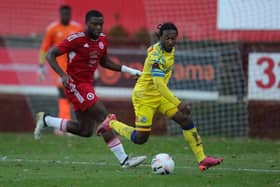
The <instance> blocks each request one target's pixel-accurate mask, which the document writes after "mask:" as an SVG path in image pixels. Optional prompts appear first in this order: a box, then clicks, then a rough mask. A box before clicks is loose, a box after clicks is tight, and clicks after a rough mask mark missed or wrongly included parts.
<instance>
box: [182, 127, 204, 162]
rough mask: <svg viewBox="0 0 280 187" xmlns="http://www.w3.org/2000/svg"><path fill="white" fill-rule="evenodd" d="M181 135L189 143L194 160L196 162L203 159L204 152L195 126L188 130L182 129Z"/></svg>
mask: <svg viewBox="0 0 280 187" xmlns="http://www.w3.org/2000/svg"><path fill="white" fill-rule="evenodd" d="M183 135H184V138H185V140H186V141H187V142H188V143H189V145H190V147H191V149H192V151H193V153H194V155H195V157H196V160H197V161H198V162H201V161H202V160H204V159H205V157H206V156H205V154H204V150H203V145H202V141H201V138H200V136H199V134H198V132H197V130H196V128H192V129H189V130H183Z"/></svg>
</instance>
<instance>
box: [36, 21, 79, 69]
mask: <svg viewBox="0 0 280 187" xmlns="http://www.w3.org/2000/svg"><path fill="white" fill-rule="evenodd" d="M81 30H82V27H81V25H80V24H79V23H77V22H76V21H70V23H69V25H67V26H65V25H62V24H61V23H60V21H54V22H52V23H50V24H49V25H48V27H47V31H46V34H45V37H44V39H43V42H42V45H41V48H40V52H41V53H44V54H45V53H46V52H47V51H48V50H49V48H51V47H53V46H54V45H57V44H58V43H60V42H61V41H62V40H63V39H65V38H66V37H67V36H68V35H70V34H72V33H76V32H79V31H81ZM57 62H58V64H59V65H60V67H61V68H62V69H63V70H64V71H65V69H66V64H67V56H66V54H65V55H63V56H60V57H58V58H57Z"/></svg>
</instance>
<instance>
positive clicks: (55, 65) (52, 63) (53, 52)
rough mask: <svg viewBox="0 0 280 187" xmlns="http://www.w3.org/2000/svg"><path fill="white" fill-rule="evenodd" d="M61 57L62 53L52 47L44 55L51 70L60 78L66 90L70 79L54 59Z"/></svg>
mask: <svg viewBox="0 0 280 187" xmlns="http://www.w3.org/2000/svg"><path fill="white" fill-rule="evenodd" d="M60 55H63V53H62V52H61V51H60V50H59V49H58V48H57V47H52V48H51V49H50V50H49V51H48V52H47V55H46V59H47V61H48V62H49V64H50V66H51V68H52V69H53V70H54V71H55V72H56V73H57V74H58V75H59V76H60V77H61V80H62V83H63V85H64V86H65V87H66V88H69V82H70V80H71V77H70V76H69V75H67V74H66V73H65V72H64V71H63V70H62V69H61V68H60V67H59V65H58V63H57V61H56V57H58V56H60Z"/></svg>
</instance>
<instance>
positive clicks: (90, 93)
mask: <svg viewBox="0 0 280 187" xmlns="http://www.w3.org/2000/svg"><path fill="white" fill-rule="evenodd" d="M93 99H94V94H93V93H92V92H89V93H88V94H87V100H89V101H91V100H93Z"/></svg>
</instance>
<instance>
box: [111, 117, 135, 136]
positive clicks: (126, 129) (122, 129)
mask: <svg viewBox="0 0 280 187" xmlns="http://www.w3.org/2000/svg"><path fill="white" fill-rule="evenodd" d="M110 128H112V129H114V130H115V131H116V132H117V133H118V134H120V135H121V136H123V137H125V138H127V139H129V140H130V137H131V133H132V132H133V131H134V130H135V129H134V128H133V127H131V126H128V125H126V124H124V123H122V122H120V121H117V120H112V121H111V122H110Z"/></svg>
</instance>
